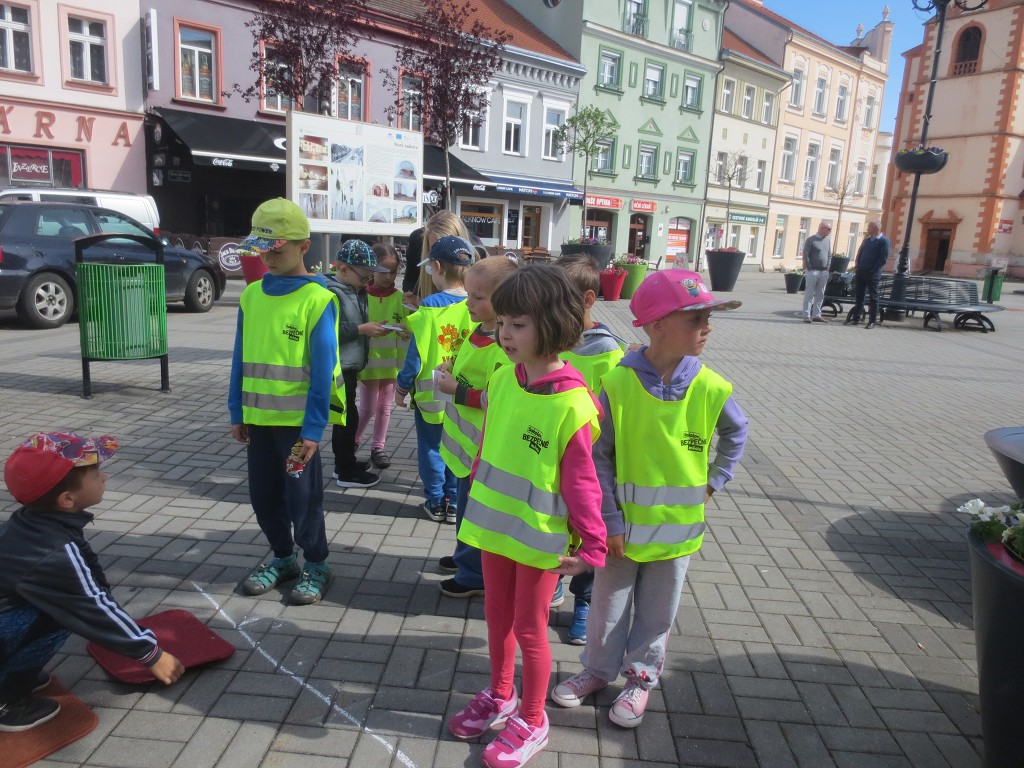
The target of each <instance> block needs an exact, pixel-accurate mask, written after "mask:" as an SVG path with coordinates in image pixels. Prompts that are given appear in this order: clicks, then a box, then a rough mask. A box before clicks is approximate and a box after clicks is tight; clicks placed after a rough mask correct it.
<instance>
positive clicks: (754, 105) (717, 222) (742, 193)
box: [703, 26, 790, 270]
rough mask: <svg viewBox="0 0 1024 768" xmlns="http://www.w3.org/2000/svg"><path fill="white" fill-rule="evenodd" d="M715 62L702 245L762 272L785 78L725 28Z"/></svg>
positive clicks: (766, 58)
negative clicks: (728, 252) (733, 253)
mask: <svg viewBox="0 0 1024 768" xmlns="http://www.w3.org/2000/svg"><path fill="white" fill-rule="evenodd" d="M721 58H722V63H723V65H724V68H723V70H722V74H721V76H720V77H719V78H718V91H717V93H716V96H715V120H714V127H713V130H712V134H711V153H710V159H711V166H710V169H709V172H708V192H707V195H708V199H707V205H706V207H705V211H704V215H705V218H704V227H703V232H704V242H703V247H704V248H726V247H729V248H736V249H737V250H740V251H743V252H744V253H745V254H746V256H745V258H744V267H745V268H755V269H762V270H763V269H764V267H765V257H766V249H767V247H769V246H770V245H771V243H770V242H769V237H768V233H769V232H770V231H771V230H769V228H768V221H769V219H768V216H769V203H770V194H769V193H770V190H771V180H772V178H773V174H774V168H775V163H774V159H775V145H776V128H777V126H778V119H779V102H780V99H781V92H782V89H783V88H785V87H786V85H787V84H788V83H789V82H790V79H789V75H788V74H787V73H786V72H784V71H783V70H782V69H780V68H779V67H777V66H775V65H774V64H772V62H771V60H770V59H769V58H768V57H767V56H765V55H764V54H763V53H761V52H760V51H758V50H757V49H756V48H755V47H753V46H752V45H751V44H750V43H748V42H747V41H745V40H743V39H742V38H740V37H739V36H737V35H736V34H735V33H734V32H733V31H732V30H730V29H729V28H728V26H727V27H726V29H725V34H724V36H723V39H722V56H721Z"/></svg>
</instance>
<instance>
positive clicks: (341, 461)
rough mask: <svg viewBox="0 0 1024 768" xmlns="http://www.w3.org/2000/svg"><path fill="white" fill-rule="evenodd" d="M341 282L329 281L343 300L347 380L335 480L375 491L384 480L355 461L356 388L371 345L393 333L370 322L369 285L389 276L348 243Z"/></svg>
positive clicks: (341, 255)
mask: <svg viewBox="0 0 1024 768" xmlns="http://www.w3.org/2000/svg"><path fill="white" fill-rule="evenodd" d="M334 267H335V269H336V270H337V275H336V279H328V281H327V287H328V288H330V289H331V290H332V291H333V292H334V293H335V295H337V297H338V302H339V303H340V305H341V316H340V317H339V319H338V353H339V355H340V357H341V375H342V378H344V380H345V423H344V424H335V425H334V429H333V430H332V433H331V448H332V449H333V450H334V479H335V480H336V481H337V483H338V487H339V488H370V487H372V486H374V485H376V484H377V483H378V482H379V481H380V475H378V474H376V473H374V472H370V463H369V462H367V461H356V433H357V432H358V431H359V411H358V410H357V409H356V384H357V382H358V377H359V372H360V371H361V370H363V368H364V367H366V360H367V357H368V354H369V340H370V339H371V338H377V337H378V336H383V335H384V334H385V333H389V331H388V329H387V328H385V327H384V326H383V325H382V324H381V323H375V322H370V319H369V309H368V307H367V301H366V286H367V285H368V284H369V283H370V281H371V280H373V276H374V274H375V273H378V272H388V271H389V270H388V269H387V268H386V267H382V266H379V265H378V264H377V257H376V255H374V253H373V250H372V249H371V248H370V246H368V245H367V244H366V243H364V242H363V241H362V240H347V241H345V242H344V243H342V245H341V248H339V249H338V253H337V254H336V255H335V257H334Z"/></svg>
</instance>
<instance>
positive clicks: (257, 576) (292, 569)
mask: <svg viewBox="0 0 1024 768" xmlns="http://www.w3.org/2000/svg"><path fill="white" fill-rule="evenodd" d="M301 574H302V571H301V570H300V569H299V561H298V560H297V559H296V557H295V555H290V556H289V557H275V558H274V559H273V560H271V561H270V562H269V563H263V564H262V565H261V566H260V567H259V568H257V569H256V570H255V571H253V572H252V573H250V574H249V576H248V577H247V578H246V580H245V581H243V582H242V591H243V592H245V594H247V595H254V596H255V595H265V594H266V593H267V592H269V591H270V590H272V589H273V588H274V587H276V586H277V585H278V584H283V583H284V582H286V581H294V580H295V579H297V578H299V576H300V575H301Z"/></svg>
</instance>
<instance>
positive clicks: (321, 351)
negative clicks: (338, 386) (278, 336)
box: [299, 301, 338, 442]
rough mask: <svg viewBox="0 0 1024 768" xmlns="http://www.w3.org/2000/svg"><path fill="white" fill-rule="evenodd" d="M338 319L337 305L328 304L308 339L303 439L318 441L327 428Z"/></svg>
mask: <svg viewBox="0 0 1024 768" xmlns="http://www.w3.org/2000/svg"><path fill="white" fill-rule="evenodd" d="M337 317H338V310H337V305H336V303H335V302H333V301H332V302H329V303H328V304H327V308H326V309H324V313H323V314H322V315H320V319H319V320H318V321H317V323H316V325H315V326H314V327H313V332H312V333H311V334H310V336H309V357H310V364H309V369H310V370H309V396H308V397H307V399H306V416H305V418H304V419H303V420H302V431H301V432H300V433H299V436H300V437H302V438H303V439H305V440H315V441H316V442H320V439H321V438H322V437H323V436H324V428H325V427H326V426H327V414H328V413H329V411H330V406H331V387H332V386H333V382H332V378H333V376H334V366H335V365H336V364H337V362H338V337H337V336H336V335H335V330H334V329H335V327H336V321H337Z"/></svg>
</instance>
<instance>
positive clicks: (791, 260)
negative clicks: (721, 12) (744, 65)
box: [727, 0, 893, 269]
mask: <svg viewBox="0 0 1024 768" xmlns="http://www.w3.org/2000/svg"><path fill="white" fill-rule="evenodd" d="M727 16H728V20H727V24H728V26H729V28H730V29H731V30H733V31H734V32H735V33H736V34H737V35H739V36H740V37H742V38H743V39H745V40H748V41H749V42H750V43H751V44H752V45H754V46H756V47H757V49H758V50H759V51H761V52H763V53H764V54H766V55H767V56H768V57H769V58H770V59H771V60H772V61H773V62H774V63H775V64H777V65H778V66H780V67H782V68H783V69H784V70H785V71H786V72H788V73H790V75H791V77H792V82H791V84H790V85H789V87H788V88H787V89H786V90H785V92H784V96H783V99H782V102H783V103H782V104H781V112H780V117H779V127H778V132H777V140H776V146H775V158H776V161H775V168H776V171H775V173H774V174H773V178H772V187H771V202H770V210H769V228H770V229H771V230H772V232H771V238H772V240H771V243H770V245H769V251H770V258H769V259H766V262H768V263H770V264H771V265H772V266H775V267H777V268H780V269H781V268H791V267H796V266H799V264H800V262H801V255H800V254H801V251H802V249H803V243H804V240H805V239H806V238H807V236H808V235H810V234H812V233H813V232H814V231H815V230H816V229H817V225H818V221H819V220H822V219H829V220H832V221H833V223H834V226H833V230H832V249H833V253H854V252H855V251H856V248H857V246H858V244H859V242H860V239H861V237H862V236H863V234H864V232H865V231H866V224H867V221H868V220H869V216H870V212H869V210H870V209H869V200H870V195H869V183H870V175H871V169H872V166H873V165H874V164H875V158H876V155H875V153H876V147H877V146H878V123H879V117H880V115H881V107H882V98H883V95H884V92H885V84H886V78H887V74H886V73H887V69H888V58H889V48H890V45H891V40H892V29H893V25H892V22H890V21H888V19H887V18H885V17H886V16H887V13H884V14H883V19H882V21H880V22H879V23H878V24H877V25H876V26H875V27H874V28H873V29H871V30H870V31H868V32H867V33H866V34H860V35H859V36H858V37H857V39H856V40H854V41H853V42H852V43H850V44H849V45H842V46H841V45H835V44H833V43H830V42H829V41H827V40H824V39H823V38H821V37H819V36H817V35H815V34H813V33H812V32H809V31H808V30H805V29H802V28H800V27H799V26H797V25H795V24H793V23H792V22H791V21H789V20H788V19H785V18H784V17H781V16H779V15H778V14H776V13H774V12H772V11H770V10H768V9H767V8H764V7H763V5H762V4H761V3H760V2H759V0H733V1H732V2H731V3H730V5H729V10H728V12H727ZM840 211H842V214H841V216H840Z"/></svg>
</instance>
